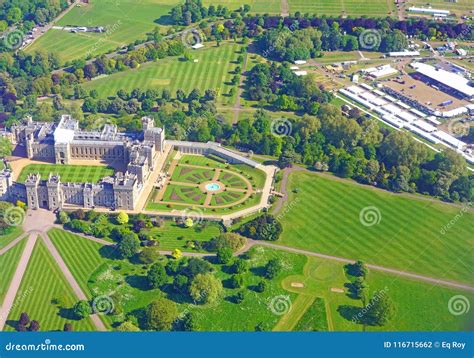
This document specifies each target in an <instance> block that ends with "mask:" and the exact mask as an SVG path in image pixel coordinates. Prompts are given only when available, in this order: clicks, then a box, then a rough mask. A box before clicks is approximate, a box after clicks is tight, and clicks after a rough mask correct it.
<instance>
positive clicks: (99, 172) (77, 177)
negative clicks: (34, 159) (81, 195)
mask: <svg viewBox="0 0 474 358" xmlns="http://www.w3.org/2000/svg"><path fill="white" fill-rule="evenodd" d="M31 173H39V174H40V175H41V179H43V180H46V179H48V177H49V174H50V173H53V174H59V176H60V179H61V181H62V182H71V183H98V182H99V181H100V179H102V178H103V177H106V176H112V175H113V174H114V170H113V169H112V168H110V167H106V166H93V165H61V164H30V165H27V166H26V167H24V168H23V170H22V171H21V173H20V176H19V177H18V181H19V182H21V183H24V182H25V180H26V178H27V177H28V174H31Z"/></svg>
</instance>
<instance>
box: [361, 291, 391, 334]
mask: <svg viewBox="0 0 474 358" xmlns="http://www.w3.org/2000/svg"><path fill="white" fill-rule="evenodd" d="M365 309H366V314H365V315H364V323H366V324H368V325H371V326H384V325H385V324H387V323H388V322H389V321H390V320H391V319H392V318H393V316H394V314H395V305H394V304H393V301H392V299H391V298H390V297H389V296H388V295H387V294H386V293H385V292H384V291H377V292H375V293H374V295H373V296H372V298H371V299H370V301H369V303H368V304H367V306H366V307H365Z"/></svg>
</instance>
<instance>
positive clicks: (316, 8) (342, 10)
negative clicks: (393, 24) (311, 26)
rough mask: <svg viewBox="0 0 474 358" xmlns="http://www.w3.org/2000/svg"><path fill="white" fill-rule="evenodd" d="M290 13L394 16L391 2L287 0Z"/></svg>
mask: <svg viewBox="0 0 474 358" xmlns="http://www.w3.org/2000/svg"><path fill="white" fill-rule="evenodd" d="M288 5H289V8H290V13H292V14H294V13H295V12H296V11H300V12H301V13H303V14H305V13H309V14H316V15H319V16H321V15H334V16H339V15H347V16H349V15H352V16H364V15H365V16H368V17H371V16H372V17H377V16H379V17H386V16H395V15H396V11H395V5H394V3H393V1H391V0H370V1H363V0H323V1H308V0H288Z"/></svg>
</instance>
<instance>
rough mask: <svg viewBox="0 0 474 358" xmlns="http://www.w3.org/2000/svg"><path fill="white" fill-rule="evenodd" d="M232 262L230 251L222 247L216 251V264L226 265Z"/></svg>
mask: <svg viewBox="0 0 474 358" xmlns="http://www.w3.org/2000/svg"><path fill="white" fill-rule="evenodd" d="M231 260H232V249H231V248H229V247H223V248H220V249H218V250H217V262H219V263H220V264H223V265H225V264H228V263H229V262H230V261H231Z"/></svg>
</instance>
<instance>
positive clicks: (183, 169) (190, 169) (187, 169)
mask: <svg viewBox="0 0 474 358" xmlns="http://www.w3.org/2000/svg"><path fill="white" fill-rule="evenodd" d="M192 171H193V169H192V168H181V171H180V172H179V174H180V175H186V174H188V173H191V172H192Z"/></svg>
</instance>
